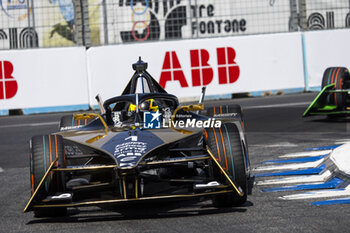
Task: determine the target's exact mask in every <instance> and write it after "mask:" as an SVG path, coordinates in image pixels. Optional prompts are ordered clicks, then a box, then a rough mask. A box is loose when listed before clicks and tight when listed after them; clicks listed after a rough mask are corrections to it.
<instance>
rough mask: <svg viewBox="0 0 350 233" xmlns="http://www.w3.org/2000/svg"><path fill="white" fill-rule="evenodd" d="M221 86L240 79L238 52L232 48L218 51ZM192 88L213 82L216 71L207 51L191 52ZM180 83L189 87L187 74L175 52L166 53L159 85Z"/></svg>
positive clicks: (218, 49)
mask: <svg viewBox="0 0 350 233" xmlns="http://www.w3.org/2000/svg"><path fill="white" fill-rule="evenodd" d="M216 55H217V65H218V68H217V69H218V82H219V84H228V83H234V82H236V81H237V80H238V78H239V72H240V71H239V67H238V65H237V64H236V62H235V58H236V51H235V50H234V49H233V48H231V47H223V48H217V49H216ZM190 58H191V76H192V86H193V87H196V86H206V85H209V84H210V83H211V82H212V81H213V77H214V70H213V68H212V67H211V66H210V64H209V63H208V61H209V58H210V54H209V52H208V51H207V50H205V49H196V50H190ZM170 81H178V82H179V83H180V85H181V87H188V86H189V85H188V82H187V80H186V77H185V74H184V72H183V70H182V68H181V65H180V62H179V59H178V57H177V54H176V52H175V51H171V52H166V54H165V58H164V62H163V67H162V73H161V74H160V80H159V84H160V85H161V86H162V87H163V88H165V86H166V83H167V82H170Z"/></svg>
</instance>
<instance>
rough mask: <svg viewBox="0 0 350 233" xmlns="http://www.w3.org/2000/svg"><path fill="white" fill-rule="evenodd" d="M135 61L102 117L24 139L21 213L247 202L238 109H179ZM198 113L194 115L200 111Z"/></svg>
mask: <svg viewBox="0 0 350 233" xmlns="http://www.w3.org/2000/svg"><path fill="white" fill-rule="evenodd" d="M146 68H147V63H144V62H143V61H141V59H140V60H139V61H138V62H137V63H135V64H133V69H134V70H135V73H134V75H133V76H132V78H131V80H130V82H129V83H128V85H127V86H126V88H125V90H124V91H123V93H122V95H121V96H117V97H114V98H111V99H108V100H107V101H105V102H104V103H103V104H102V103H101V102H100V101H99V100H98V101H99V103H100V108H101V114H97V113H84V114H74V115H68V116H64V117H63V118H62V119H61V122H60V131H59V132H57V133H54V134H49V135H41V136H35V137H33V138H32V139H31V140H30V150H31V154H30V182H31V192H32V196H31V198H30V200H29V202H28V204H27V205H26V207H25V209H24V212H28V211H34V213H35V216H56V215H64V214H66V213H67V208H69V207H81V206H90V205H95V206H102V205H116V204H118V203H125V202H142V201H155V200H162V199H163V200H168V199H176V198H178V199H183V198H198V197H209V198H212V200H213V203H214V205H215V206H217V207H228V206H237V205H241V204H243V203H245V202H246V200H247V193H248V183H249V179H250V165H249V158H248V148H247V140H246V137H245V133H244V122H243V115H242V111H241V108H240V106H239V105H228V106H219V107H211V108H208V109H206V110H204V108H203V104H202V103H201V102H202V100H203V98H204V92H203V93H202V98H201V101H200V103H199V104H194V105H187V106H179V102H178V99H177V97H176V96H174V95H171V94H168V93H167V92H166V91H165V90H164V89H163V88H162V87H161V86H160V85H159V84H158V83H157V82H156V81H155V80H154V79H153V78H152V77H151V76H150V74H149V73H148V72H147V71H146ZM199 111H201V113H202V114H203V115H201V114H199Z"/></svg>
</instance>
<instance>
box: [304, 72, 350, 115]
mask: <svg viewBox="0 0 350 233" xmlns="http://www.w3.org/2000/svg"><path fill="white" fill-rule="evenodd" d="M321 89H322V90H321V92H320V93H319V94H318V96H317V97H316V98H315V100H314V101H313V102H312V103H311V104H310V106H309V107H308V108H307V109H306V111H305V112H304V114H303V117H307V116H315V115H327V116H328V117H339V116H350V73H349V70H348V69H347V68H345V67H329V68H327V69H326V70H325V72H324V74H323V78H322V85H321Z"/></svg>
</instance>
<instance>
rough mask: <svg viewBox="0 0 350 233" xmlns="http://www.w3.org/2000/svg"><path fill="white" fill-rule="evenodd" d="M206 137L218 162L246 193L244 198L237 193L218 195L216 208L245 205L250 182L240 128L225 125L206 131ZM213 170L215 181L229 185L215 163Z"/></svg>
mask: <svg viewBox="0 0 350 233" xmlns="http://www.w3.org/2000/svg"><path fill="white" fill-rule="evenodd" d="M205 135H206V136H205V138H206V143H207V145H208V146H209V148H210V150H211V151H212V153H213V155H214V156H215V158H216V159H217V161H218V162H219V163H220V165H221V166H222V168H223V169H224V170H225V171H226V172H227V174H228V175H229V176H230V178H231V179H233V180H235V181H236V183H237V184H238V185H239V186H240V187H241V188H242V190H243V192H244V195H243V196H242V197H241V196H239V195H238V193H236V192H235V191H234V192H233V193H227V194H221V195H217V196H215V197H214V198H213V204H214V206H216V207H231V206H239V205H242V204H244V203H245V202H246V201H247V193H248V180H247V174H246V162H245V154H244V150H243V145H242V140H241V136H240V132H239V129H238V127H237V126H236V125H235V124H234V123H223V124H222V126H221V128H210V129H206V130H205ZM212 168H213V169H212V170H213V177H214V179H215V180H217V181H219V182H221V183H224V184H229V182H228V181H227V179H226V177H225V176H224V175H223V174H221V171H220V169H219V168H218V167H217V166H216V164H214V162H213V164H212Z"/></svg>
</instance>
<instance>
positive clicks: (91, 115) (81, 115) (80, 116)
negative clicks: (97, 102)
mask: <svg viewBox="0 0 350 233" xmlns="http://www.w3.org/2000/svg"><path fill="white" fill-rule="evenodd" d="M94 118H99V119H100V121H101V122H102V124H103V126H104V127H105V134H104V135H97V136H95V137H93V138H90V139H89V140H86V143H93V142H95V141H97V140H99V139H101V138H104V137H106V136H107V134H108V125H107V123H106V121H105V120H104V119H103V117H102V116H101V115H100V114H97V113H76V114H74V120H85V119H94Z"/></svg>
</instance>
